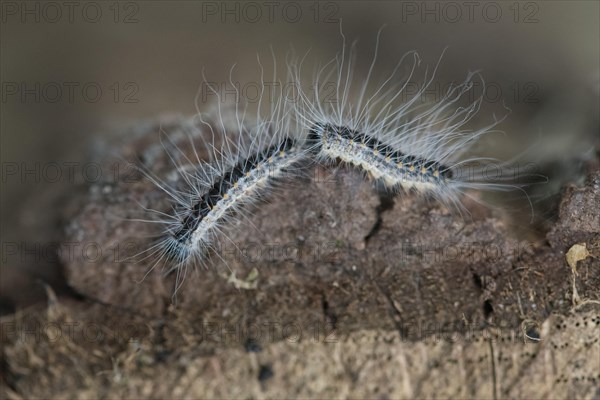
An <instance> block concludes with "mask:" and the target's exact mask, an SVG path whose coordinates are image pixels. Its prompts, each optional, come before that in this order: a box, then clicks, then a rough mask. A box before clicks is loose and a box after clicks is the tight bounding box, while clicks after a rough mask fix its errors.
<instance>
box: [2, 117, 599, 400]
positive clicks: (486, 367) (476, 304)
mask: <svg viewBox="0 0 600 400" xmlns="http://www.w3.org/2000/svg"><path fill="white" fill-rule="evenodd" d="M191 125H192V124H191V123H190V122H189V121H185V120H182V121H173V122H172V124H171V125H165V124H164V123H162V129H164V130H166V131H167V132H174V133H173V135H172V138H174V140H175V141H176V143H178V145H179V146H180V147H181V148H182V149H184V150H185V151H191V149H189V148H187V147H186V143H188V141H187V140H188V139H187V136H186V134H185V133H186V132H187V131H194V129H193V127H192V126H191ZM157 131H158V125H152V124H150V125H147V126H146V127H145V128H144V129H140V131H139V132H137V133H136V139H134V140H133V141H131V142H129V143H127V144H126V145H124V146H122V148H121V152H120V156H122V157H123V158H125V159H126V158H131V156H132V155H133V154H137V155H138V156H139V158H140V160H141V161H142V162H143V163H144V164H145V165H147V166H149V168H150V169H151V170H152V172H153V173H154V174H156V175H157V176H160V177H165V176H167V171H168V170H169V169H170V168H171V166H170V164H169V160H168V158H167V157H166V155H165V154H164V151H163V149H162V147H161V146H160V145H157V144H156V137H157ZM197 134H203V132H202V131H201V130H200V131H199V133H197ZM188 147H189V146H188ZM121 163H122V164H120V165H121V167H122V168H121V169H120V170H121V171H126V172H127V171H128V172H131V173H124V174H121V175H120V177H119V179H118V180H116V181H112V182H109V181H107V182H105V183H102V184H96V185H94V186H92V187H90V188H89V192H88V194H87V196H85V197H84V198H82V199H76V200H75V202H74V203H72V204H70V205H69V206H67V207H66V209H67V211H66V213H67V215H68V218H67V219H68V220H69V221H70V223H69V224H68V226H67V227H66V233H65V235H66V237H65V243H77V244H78V246H80V247H81V248H83V247H86V246H85V245H86V244H88V243H94V246H91V245H88V246H87V247H86V251H63V252H61V261H62V264H63V266H64V270H65V274H66V277H67V280H68V283H69V285H70V286H71V287H72V288H73V289H75V290H76V291H77V292H78V293H79V294H80V295H81V296H82V299H79V300H74V299H72V298H67V297H64V298H58V299H56V298H55V297H54V295H53V293H52V290H51V289H49V290H48V293H49V299H50V302H49V305H48V307H47V308H46V309H44V310H38V309H33V310H28V311H24V312H19V313H18V314H16V315H13V316H9V317H5V318H4V319H3V321H2V326H3V328H2V329H3V341H5V342H6V345H5V347H4V350H3V353H4V354H3V356H4V362H3V363H4V367H3V376H4V383H5V386H4V389H3V390H4V391H5V395H6V396H8V397H9V398H37V397H39V398H42V397H49V396H54V397H69V398H71V397H77V398H84V397H85V398H88V397H90V398H91V397H93V398H95V397H104V398H116V397H129V398H132V397H166V398H172V397H191V398H198V397H211V398H215V397H221V398H223V397H226V398H231V397H236V398H238V397H244V398H276V397H290V396H298V397H318V398H323V397H368V398H414V397H427V398H431V397H440V398H447V397H453V398H456V397H461V398H465V397H473V398H504V397H510V398H598V397H600V375H599V374H598V371H600V343H599V340H598V337H599V336H600V334H599V332H600V306H599V304H600V291H599V290H598V289H599V288H600V261H599V260H600V258H599V257H600V211H599V210H600V207H598V205H599V204H600V172H598V171H596V172H595V173H593V174H592V175H591V176H590V178H589V180H588V183H587V184H586V186H584V187H568V188H566V190H565V191H564V195H563V199H562V202H561V205H560V213H559V219H558V221H557V222H556V224H555V225H554V227H553V228H552V230H551V231H550V232H549V233H548V235H547V240H545V241H541V242H539V243H534V244H532V243H529V242H525V241H520V240H517V239H514V238H511V237H510V234H509V233H508V232H507V229H506V228H505V226H504V225H503V223H502V222H501V221H500V220H499V219H497V218H495V217H494V216H492V215H491V214H490V213H488V212H487V211H486V210H485V209H483V208H481V207H479V206H477V205H475V204H474V205H469V209H470V211H471V216H469V217H461V216H459V215H457V214H456V213H455V212H450V211H448V210H447V209H446V208H444V207H443V206H441V205H439V204H436V203H435V202H432V201H428V200H427V199H423V198H420V197H418V196H414V195H411V194H406V195H403V196H398V197H396V198H394V199H390V198H387V197H385V196H380V195H379V194H378V193H377V191H376V190H374V188H373V186H372V184H371V183H370V182H368V181H365V180H364V179H363V178H362V177H361V176H360V175H359V174H357V173H356V172H354V171H350V170H345V169H339V170H337V171H334V170H333V169H332V168H325V167H318V166H317V167H310V168H308V169H307V171H308V173H307V174H305V176H303V177H301V178H299V179H294V180H290V181H289V182H287V184H286V185H281V187H280V188H278V189H277V190H276V192H275V193H273V194H272V195H270V196H269V197H268V199H267V201H265V202H261V203H259V204H258V205H257V206H256V207H254V208H253V209H252V212H251V213H248V215H247V216H245V218H241V219H240V222H239V224H237V225H235V226H232V227H230V228H228V229H227V230H226V232H224V236H227V239H225V238H224V239H222V240H221V241H220V242H221V246H222V247H221V249H220V251H219V252H218V256H214V255H213V257H212V259H211V261H210V263H209V267H208V268H206V269H196V270H194V271H188V276H187V278H186V281H185V283H184V285H183V287H182V288H181V290H180V291H179V292H178V294H177V304H175V305H174V304H172V294H173V287H174V283H175V277H174V275H173V274H171V275H168V276H167V277H165V276H164V274H163V272H164V271H161V268H160V266H159V267H157V268H155V269H154V270H152V271H151V272H150V273H148V274H147V272H148V271H149V268H150V267H151V266H152V263H151V261H149V260H148V261H145V262H139V261H137V262H136V261H134V260H131V259H128V258H127V256H128V255H131V254H133V253H135V252H136V251H139V250H140V249H143V248H144V247H148V246H149V245H150V244H151V243H152V237H153V235H156V233H157V231H156V230H155V229H154V226H153V225H152V224H144V223H134V222H132V221H131V220H130V219H131V218H136V217H139V216H140V212H139V211H140V206H139V204H142V205H143V206H145V207H149V208H154V209H158V210H168V207H169V206H168V202H167V201H166V199H165V195H164V193H162V192H161V191H160V189H158V188H157V187H155V186H154V185H153V184H152V183H150V182H149V181H148V180H146V179H143V177H141V176H140V175H139V174H137V173H135V172H133V171H131V170H128V169H127V168H126V164H125V162H121ZM113 167H114V166H112V167H111V168H113ZM113 170H114V168H113ZM138 203H139V204H138ZM128 219H129V220H128ZM575 244H585V246H586V249H587V250H588V251H589V253H590V256H588V257H586V258H583V259H581V260H580V261H579V262H578V263H577V264H576V268H575V269H573V268H572V267H570V266H569V265H568V264H567V262H566V260H565V253H566V252H567V251H568V250H569V249H570V248H571V247H572V246H573V245H575ZM98 249H100V253H99V252H98V251H97V250H98ZM90 252H92V253H90ZM142 279H143V280H142ZM140 281H141V282H140ZM575 294H576V295H575Z"/></svg>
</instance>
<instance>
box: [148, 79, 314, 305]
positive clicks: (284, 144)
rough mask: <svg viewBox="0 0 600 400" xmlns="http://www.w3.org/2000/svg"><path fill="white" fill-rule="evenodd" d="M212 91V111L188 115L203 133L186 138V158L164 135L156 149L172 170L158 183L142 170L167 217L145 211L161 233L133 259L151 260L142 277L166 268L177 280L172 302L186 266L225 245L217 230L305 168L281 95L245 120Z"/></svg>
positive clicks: (238, 106)
mask: <svg viewBox="0 0 600 400" xmlns="http://www.w3.org/2000/svg"><path fill="white" fill-rule="evenodd" d="M211 90H212V89H211ZM213 93H214V94H215V95H216V96H217V98H218V99H219V101H218V102H217V107H216V108H215V109H214V110H212V111H210V112H207V113H199V114H198V115H197V117H196V118H197V119H198V120H200V130H202V131H204V132H200V133H196V134H194V135H188V136H189V143H188V146H187V147H191V153H192V154H191V155H190V154H188V153H189V152H190V150H189V149H188V150H187V151H186V149H184V148H182V146H181V145H179V144H176V143H175V141H174V140H170V138H169V137H168V136H167V139H168V140H167V141H166V142H165V143H164V144H163V147H164V148H165V151H166V153H167V154H168V158H169V159H170V160H171V163H172V164H173V165H174V169H173V170H172V171H171V172H170V173H169V174H167V178H166V179H160V178H159V177H157V176H156V175H155V174H152V173H150V172H149V171H143V172H144V173H145V175H146V176H147V177H148V178H149V179H150V180H151V181H152V182H153V183H154V184H155V186H156V187H158V188H159V189H160V190H161V191H163V192H164V193H165V194H166V195H167V196H168V197H169V198H170V200H171V211H170V212H168V211H167V212H165V211H161V210H154V209H147V211H150V212H151V213H152V214H154V216H155V220H152V221H150V222H157V223H159V224H161V225H162V226H163V229H162V230H161V232H160V237H159V239H158V241H157V242H156V243H155V244H154V245H153V246H152V247H150V248H149V249H147V250H145V251H144V252H142V253H141V254H138V256H139V255H142V254H143V255H144V258H143V259H147V258H149V257H155V258H156V260H155V261H154V264H153V265H152V267H151V268H150V269H149V270H148V272H147V274H148V273H149V272H151V271H152V270H153V269H154V268H155V267H156V266H157V265H160V264H161V263H165V264H168V265H169V266H170V268H169V269H168V271H167V273H169V272H175V273H176V274H177V276H176V285H175V292H174V294H173V296H175V295H176V293H177V291H178V290H179V288H180V287H181V284H182V283H183V281H184V280H185V276H186V273H187V270H188V267H189V266H192V265H196V264H206V261H207V260H208V259H209V257H210V254H211V250H217V248H218V243H217V242H218V241H220V240H227V239H228V238H227V236H226V235H224V234H222V233H223V228H224V227H225V226H227V225H228V224H229V223H231V222H233V221H235V220H237V219H238V218H243V217H244V214H245V213H246V212H247V211H248V207H249V206H250V205H252V204H254V203H256V202H257V201H259V200H261V199H263V198H265V197H267V195H268V194H269V193H270V192H271V189H273V188H274V187H275V186H276V185H277V184H278V183H279V182H280V181H283V180H286V179H288V177H289V176H290V175H296V174H301V173H302V172H303V171H304V169H305V167H306V166H307V165H309V164H310V159H309V158H308V157H307V155H308V149H307V146H306V143H305V138H303V137H302V136H301V135H298V133H297V132H300V130H299V129H297V128H296V127H295V126H294V119H293V116H292V114H291V107H290V104H289V103H288V102H286V101H284V99H283V98H282V97H279V98H278V99H276V100H275V101H274V102H272V103H271V104H268V106H269V107H270V108H269V111H268V112H267V113H264V114H262V115H261V114H259V112H260V105H259V107H258V111H257V114H256V115H252V114H250V113H248V112H247V109H246V108H247V104H245V103H244V102H242V101H236V102H235V104H234V105H233V106H224V107H223V106H222V105H221V101H220V97H219V94H218V92H216V91H213ZM192 125H193V124H192ZM206 133H208V134H209V135H210V139H208V140H207V139H204V136H206ZM172 136H173V137H175V135H172ZM199 142H200V144H197V143H199ZM242 210H243V211H242ZM234 245H235V244H234ZM212 253H214V254H216V255H217V256H218V252H217V251H214V252H212Z"/></svg>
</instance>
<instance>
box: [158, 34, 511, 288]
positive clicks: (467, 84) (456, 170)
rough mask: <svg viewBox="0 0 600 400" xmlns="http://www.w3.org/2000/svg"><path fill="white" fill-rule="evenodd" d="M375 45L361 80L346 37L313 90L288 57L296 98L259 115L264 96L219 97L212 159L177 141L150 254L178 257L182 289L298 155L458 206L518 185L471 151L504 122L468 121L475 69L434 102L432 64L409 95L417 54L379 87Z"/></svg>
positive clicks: (473, 109)
mask: <svg viewBox="0 0 600 400" xmlns="http://www.w3.org/2000/svg"><path fill="white" fill-rule="evenodd" d="M342 37H343V35H342ZM378 47H379V36H378V39H377V44H376V46H375V56H374V57H373V59H372V62H371V64H370V67H369V70H368V73H367V76H366V77H365V78H364V79H359V78H356V77H355V76H354V72H355V71H354V65H353V62H352V59H353V57H354V49H352V50H351V51H350V52H349V53H348V54H346V45H345V43H344V45H343V50H342V53H341V55H340V56H338V57H336V58H335V59H334V60H333V61H332V62H330V63H328V64H327V65H325V67H323V68H321V69H320V70H319V71H318V72H317V74H316V77H315V78H314V80H313V81H311V85H310V86H311V89H312V90H308V89H305V87H306V85H303V79H302V78H301V71H300V67H301V63H297V64H289V65H288V67H289V73H290V76H291V77H292V79H293V83H295V85H294V86H295V88H297V89H299V91H298V94H299V97H297V98H296V99H295V100H296V101H292V102H290V101H288V100H289V99H285V98H284V96H280V97H278V98H276V99H275V100H274V102H273V103H272V104H269V105H270V106H271V107H270V108H269V110H268V112H267V113H266V114H262V115H261V114H260V109H261V104H260V101H259V105H258V110H259V111H258V114H257V115H258V116H257V118H256V120H253V118H251V117H250V116H249V115H248V114H247V113H246V105H243V104H242V103H240V102H239V101H237V102H236V104H235V110H233V111H231V110H229V111H225V112H223V110H221V106H220V99H219V103H218V104H219V107H218V113H217V114H218V115H217V118H216V121H217V122H216V123H215V122H206V121H204V120H202V122H203V123H204V125H205V127H206V128H207V129H208V130H209V131H210V133H211V136H212V140H209V141H206V142H204V143H203V146H204V147H205V150H206V153H208V154H209V156H210V159H211V160H210V161H209V162H207V161H205V160H201V158H200V157H199V156H198V154H197V153H196V154H195V155H194V158H192V159H191V160H190V158H189V157H187V156H186V155H185V154H184V152H183V151H181V150H180V149H179V148H177V146H175V149H174V150H172V151H171V152H170V154H169V156H170V158H171V159H172V160H173V162H174V164H175V165H176V170H175V173H174V174H173V177H172V180H173V181H175V182H178V183H179V184H183V186H184V188H183V189H178V190H176V189H174V188H173V187H172V186H171V185H170V184H167V183H165V182H162V181H160V180H158V179H154V181H155V183H156V184H157V186H159V187H160V188H161V189H162V190H163V191H164V192H165V193H167V194H168V195H169V196H170V197H171V199H172V200H173V202H174V205H173V211H172V212H171V213H164V212H158V213H159V215H160V217H161V221H159V222H160V223H162V224H164V225H165V229H164V230H163V232H162V236H161V240H160V241H159V243H157V244H156V245H155V246H154V247H152V248H151V249H150V251H152V253H151V254H152V255H156V254H158V261H156V263H155V264H154V265H157V264H158V263H160V262H161V261H162V260H166V261H167V262H169V263H172V264H173V268H172V269H171V270H175V271H176V272H177V285H176V291H177V289H178V288H179V286H180V285H181V282H182V281H183V278H184V277H185V274H186V270H187V267H188V266H189V265H191V264H194V263H204V261H205V260H206V256H207V254H208V253H209V251H210V250H211V249H213V248H214V242H215V241H217V240H219V239H218V238H217V237H218V236H219V234H220V233H221V232H222V227H223V226H225V225H227V224H228V223H229V222H230V221H231V220H232V219H236V218H242V217H244V215H243V214H244V212H243V211H241V210H243V209H244V207H245V206H246V205H248V204H252V203H254V202H255V201H256V200H257V199H260V198H261V197H263V196H264V195H265V194H266V193H267V192H268V190H269V188H271V187H272V185H273V184H274V183H276V182H277V181H278V180H279V179H280V178H281V177H283V176H284V175H286V172H288V171H293V172H296V171H297V170H299V169H300V164H301V163H302V162H304V164H306V163H310V162H311V160H317V161H326V162H333V161H336V160H340V161H342V162H343V163H345V164H349V165H352V166H354V167H356V168H358V169H359V170H361V171H363V172H365V173H366V174H367V175H369V176H371V177H372V178H374V179H376V180H377V181H379V182H381V183H382V184H383V186H384V187H385V188H387V189H388V190H389V191H390V192H392V193H398V192H399V191H400V190H401V189H410V190H416V191H420V192H425V193H429V194H432V195H433V196H434V197H435V198H437V199H438V200H439V201H441V202H442V203H444V204H447V205H451V206H455V208H457V209H458V210H459V211H462V210H463V209H464V207H463V205H462V200H461V195H463V194H466V195H467V196H468V195H469V194H468V191H469V190H470V189H491V190H512V189H514V188H517V189H520V188H519V186H518V185H514V184H511V183H508V179H507V177H502V176H501V177H497V176H496V177H495V179H489V176H488V175H487V174H486V173H487V171H488V169H489V167H490V165H493V166H495V167H499V168H500V169H502V168H504V166H505V165H506V163H498V162H496V160H494V159H491V158H486V157H480V156H467V154H469V152H470V151H471V150H472V149H473V147H474V144H476V143H477V142H478V139H479V138H480V137H481V136H483V135H486V134H488V133H490V132H493V129H494V127H495V126H496V125H497V124H498V123H499V122H500V121H501V119H500V120H498V119H494V120H493V121H492V122H491V123H490V124H488V125H487V126H484V127H481V128H478V129H475V130H471V129H468V128H467V126H468V124H469V123H470V122H471V121H472V119H473V118H474V116H475V115H476V114H477V112H478V111H479V110H480V107H481V104H482V100H483V95H480V96H479V97H477V98H476V99H475V100H472V101H469V99H468V96H467V95H468V94H470V90H471V89H472V88H473V78H474V77H475V76H478V75H477V74H476V73H469V74H468V75H467V77H466V79H465V80H464V81H463V82H461V83H459V84H451V85H449V86H448V87H447V88H446V89H445V90H444V91H443V92H442V93H441V94H440V98H439V99H437V101H434V102H423V101H422V100H423V98H422V97H421V96H422V94H423V93H424V92H425V91H426V90H427V89H428V87H429V86H430V85H431V84H432V82H433V77H434V76H435V71H436V70H437V65H436V67H435V69H434V71H433V73H432V74H431V76H428V73H427V71H425V78H423V82H424V83H423V85H422V87H421V89H420V90H419V91H418V92H417V93H416V94H414V95H411V96H409V98H408V99H405V98H404V97H405V96H404V95H405V94H406V92H405V89H406V87H407V85H408V84H409V82H410V81H411V79H412V78H413V75H414V73H415V71H416V68H417V66H418V65H419V64H420V59H419V57H418V56H417V55H416V53H408V54H407V55H406V56H404V57H402V59H401V60H400V61H399V62H398V64H396V65H395V67H394V69H393V70H392V72H391V73H390V74H389V75H388V76H386V77H385V78H384V79H383V81H381V82H380V83H378V84H376V85H373V83H372V79H373V78H372V75H373V71H374V70H375V64H376V60H377V52H378ZM410 55H412V56H413V63H412V65H411V67H410V69H409V73H408V79H406V80H405V81H403V80H400V76H399V75H400V74H399V69H400V67H401V66H402V65H403V64H404V60H405V59H406V58H407V57H409V56H410ZM438 64H439V63H438ZM331 78H333V82H334V83H335V89H336V90H335V92H336V95H337V98H336V101H335V102H330V101H324V100H325V99H324V98H323V93H324V90H323V88H324V86H325V84H328V83H330V82H331V81H330V79H331ZM355 82H359V83H358V84H356V83H355ZM263 90H264V84H263ZM215 93H216V92H215ZM309 93H312V94H313V95H312V96H311V95H310V94H309ZM217 96H218V93H217ZM238 100H239V99H238ZM465 100H467V103H466V104H463V103H464V101H465ZM261 101H262V96H261ZM240 104H242V105H240ZM200 118H201V119H202V114H201V116H200ZM177 158H179V159H181V160H179V161H178V160H177ZM467 167H468V168H467ZM465 171H466V172H465ZM240 211H241V212H240ZM152 268H154V267H152Z"/></svg>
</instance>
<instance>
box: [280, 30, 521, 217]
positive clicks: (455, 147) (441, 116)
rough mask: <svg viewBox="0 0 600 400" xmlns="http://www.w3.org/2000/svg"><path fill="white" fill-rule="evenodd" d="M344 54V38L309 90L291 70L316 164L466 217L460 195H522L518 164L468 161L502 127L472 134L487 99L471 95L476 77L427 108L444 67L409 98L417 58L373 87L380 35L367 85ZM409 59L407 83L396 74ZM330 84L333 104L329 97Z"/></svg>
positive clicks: (442, 94)
mask: <svg viewBox="0 0 600 400" xmlns="http://www.w3.org/2000/svg"><path fill="white" fill-rule="evenodd" d="M342 38H344V36H343V35H342ZM346 47H347V46H346V44H345V38H344V43H343V48H342V52H341V54H339V55H338V56H337V57H336V58H335V59H333V60H332V61H330V62H329V63H327V64H326V65H325V66H324V67H322V68H321V69H319V70H318V71H317V73H316V75H315V77H314V79H313V80H312V82H311V85H310V86H308V85H302V81H303V79H302V78H301V69H300V66H301V63H297V64H296V65H292V66H291V70H292V75H293V76H294V77H295V79H296V81H297V86H298V87H299V88H300V89H301V90H300V91H299V98H300V100H301V101H300V102H299V103H298V104H297V109H298V111H297V117H298V118H299V121H300V122H301V124H302V125H303V129H304V131H305V132H308V133H307V135H308V143H309V145H310V150H311V152H312V154H314V156H315V158H316V159H317V160H320V161H324V162H328V163H331V162H335V161H341V162H342V163H343V164H346V165H351V166H353V167H355V168H357V169H358V170H360V171H363V172H364V173H365V174H366V175H368V176H370V177H372V178H374V179H375V180H376V181H377V182H380V183H381V184H382V185H383V186H384V187H385V188H386V189H387V190H388V191H389V192H391V193H393V194H395V193H398V192H399V191H401V190H406V189H408V190H416V191H419V192H424V193H427V194H430V195H433V196H434V197H435V198H436V199H438V200H439V201H441V202H442V203H444V204H446V205H450V206H452V207H453V208H455V209H458V210H459V211H460V212H462V211H466V210H465V208H464V207H463V203H462V201H461V196H462V195H467V196H470V194H469V190H470V189H483V190H500V191H509V190H513V189H517V190H522V189H521V186H522V185H519V184H517V183H515V182H514V180H515V176H514V175H515V174H514V173H510V172H511V171H510V168H511V167H510V165H511V163H512V162H513V161H514V160H511V161H506V162H501V161H498V160H497V159H494V158H488V157H483V156H477V155H472V154H470V153H472V152H473V150H474V149H475V147H476V145H477V144H478V140H479V139H480V138H481V137H482V136H483V135H486V134H489V133H491V132H494V131H495V130H494V128H495V127H496V125H498V124H499V123H500V122H501V121H502V120H503V118H500V119H496V118H494V119H493V121H491V122H490V123H489V124H487V125H486V126H483V127H479V128H476V129H470V128H469V125H470V123H471V122H473V120H474V117H475V116H476V115H477V113H478V111H479V110H480V108H481V106H482V102H483V99H484V93H483V91H482V93H480V94H478V95H474V94H473V89H474V87H475V86H477V85H475V77H478V76H479V74H478V73H469V74H467V77H466V78H465V80H464V81H463V82H461V83H456V84H455V83H451V84H449V85H447V86H446V87H445V88H444V89H443V90H440V91H439V93H438V98H436V99H435V100H434V101H425V98H426V97H427V93H428V90H430V87H431V86H432V83H433V82H434V77H435V73H436V71H437V68H438V66H439V62H438V65H436V66H435V68H434V70H433V72H432V73H431V75H430V76H429V74H428V71H427V70H426V71H425V76H424V77H423V78H422V79H421V81H422V84H421V85H420V88H419V90H418V91H417V92H416V93H408V90H407V88H408V87H409V85H410V84H411V83H414V81H413V79H414V76H415V75H416V72H417V67H418V66H419V64H420V62H421V60H420V58H419V57H418V55H417V54H416V53H414V52H411V53H408V54H406V55H405V56H404V57H402V58H401V60H400V61H399V62H398V63H397V64H396V65H395V67H394V68H393V69H392V71H391V72H390V73H389V74H388V75H387V76H385V77H384V78H383V80H382V81H380V82H379V83H374V82H373V80H374V78H373V74H374V71H375V69H376V63H377V58H378V48H379V36H378V37H377V43H376V45H375V54H374V56H373V58H372V61H371V64H370V66H369V69H368V73H367V75H366V77H365V78H357V77H356V76H355V75H356V74H355V66H354V63H355V61H354V60H355V59H356V54H355V48H354V47H352V48H351V49H350V51H348V50H347V48H346ZM410 56H412V59H413V62H412V64H410V63H409V68H408V77H402V76H401V73H400V72H399V71H400V69H401V67H402V66H403V65H405V60H406V59H409V58H410ZM332 81H333V82H334V85H335V95H336V96H335V99H334V101H332V100H331V98H330V97H331V96H330V94H331V91H330V90H328V87H330V83H331V82H332ZM484 87H485V84H482V85H481V88H482V89H483V88H484ZM517 178H522V176H521V177H517Z"/></svg>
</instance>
